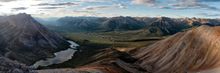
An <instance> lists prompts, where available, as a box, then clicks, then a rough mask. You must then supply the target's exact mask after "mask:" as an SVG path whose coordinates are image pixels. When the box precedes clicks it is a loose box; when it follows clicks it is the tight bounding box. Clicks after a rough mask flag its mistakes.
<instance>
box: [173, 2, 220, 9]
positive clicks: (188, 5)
mask: <svg viewBox="0 0 220 73" xmlns="http://www.w3.org/2000/svg"><path fill="white" fill-rule="evenodd" d="M202 1H206V2H210V1H208V0H177V3H175V4H170V5H171V9H198V8H199V9H209V10H215V11H220V9H219V8H217V7H213V6H210V5H207V4H204V3H202ZM211 1H219V0H211Z"/></svg>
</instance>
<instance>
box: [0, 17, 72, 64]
mask: <svg viewBox="0 0 220 73" xmlns="http://www.w3.org/2000/svg"><path fill="white" fill-rule="evenodd" d="M68 45H69V43H68V42H67V41H66V40H65V39H64V38H63V37H61V36H60V35H58V34H56V33H53V32H50V31H49V30H48V29H47V28H45V27H44V26H43V25H41V24H40V23H38V22H37V21H35V20H34V19H33V18H32V17H31V16H30V15H28V14H17V15H10V16H1V17H0V56H5V57H7V58H9V59H12V60H17V61H18V62H20V63H24V64H27V65H30V64H32V63H34V62H35V61H37V60H40V59H44V58H47V57H53V53H54V52H57V51H60V50H64V49H66V48H67V47H68Z"/></svg>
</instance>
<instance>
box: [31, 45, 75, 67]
mask: <svg viewBox="0 0 220 73" xmlns="http://www.w3.org/2000/svg"><path fill="white" fill-rule="evenodd" d="M68 42H69V43H70V44H71V45H70V48H68V49H67V50H63V51H59V52H56V53H54V55H55V57H53V58H47V59H46V60H40V61H37V62H36V63H35V64H34V65H32V67H34V68H37V67H39V66H48V65H52V64H59V63H62V62H65V61H68V60H69V59H71V58H72V56H73V55H74V53H75V52H76V51H77V50H75V49H76V47H77V46H79V45H78V44H76V43H75V42H73V41H68Z"/></svg>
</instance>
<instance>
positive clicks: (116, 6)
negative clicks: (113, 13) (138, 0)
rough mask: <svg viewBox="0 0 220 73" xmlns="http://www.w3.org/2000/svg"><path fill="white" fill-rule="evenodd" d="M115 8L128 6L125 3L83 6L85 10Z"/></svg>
mask: <svg viewBox="0 0 220 73" xmlns="http://www.w3.org/2000/svg"><path fill="white" fill-rule="evenodd" d="M114 8H121V9H125V8H127V7H126V5H124V4H113V5H103V6H87V7H85V8H82V9H83V10H100V9H114Z"/></svg>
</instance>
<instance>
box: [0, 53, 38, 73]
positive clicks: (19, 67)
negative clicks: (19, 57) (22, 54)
mask: <svg viewBox="0 0 220 73" xmlns="http://www.w3.org/2000/svg"><path fill="white" fill-rule="evenodd" d="M0 73H36V72H35V71H33V70H32V69H31V68H29V67H27V66H25V65H23V64H20V63H18V62H15V61H11V60H9V59H7V58H4V57H0Z"/></svg>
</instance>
